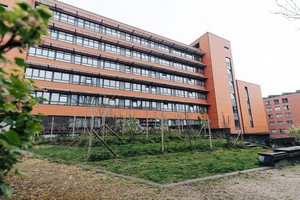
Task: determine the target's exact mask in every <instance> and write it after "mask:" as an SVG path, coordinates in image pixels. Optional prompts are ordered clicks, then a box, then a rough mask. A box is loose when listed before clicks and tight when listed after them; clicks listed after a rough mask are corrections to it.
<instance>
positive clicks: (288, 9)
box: [275, 0, 300, 20]
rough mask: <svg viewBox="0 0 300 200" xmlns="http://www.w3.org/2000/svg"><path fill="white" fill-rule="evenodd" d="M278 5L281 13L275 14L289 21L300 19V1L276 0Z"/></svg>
mask: <svg viewBox="0 0 300 200" xmlns="http://www.w3.org/2000/svg"><path fill="white" fill-rule="evenodd" d="M276 4H277V6H278V7H279V11H276V12H275V14H279V15H282V16H284V17H285V18H287V19H289V20H298V19H300V7H299V4H300V1H299V0H276Z"/></svg>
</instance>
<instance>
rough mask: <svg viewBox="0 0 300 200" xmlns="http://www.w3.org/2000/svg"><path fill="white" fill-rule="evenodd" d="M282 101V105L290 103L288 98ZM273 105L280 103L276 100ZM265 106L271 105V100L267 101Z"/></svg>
mask: <svg viewBox="0 0 300 200" xmlns="http://www.w3.org/2000/svg"><path fill="white" fill-rule="evenodd" d="M281 101H282V103H288V102H289V100H288V98H282V99H281ZM273 103H274V104H279V103H280V102H279V99H274V100H273ZM265 104H266V105H267V106H269V105H271V100H267V101H265Z"/></svg>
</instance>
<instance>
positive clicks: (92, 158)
mask: <svg viewBox="0 0 300 200" xmlns="http://www.w3.org/2000/svg"><path fill="white" fill-rule="evenodd" d="M112 158H114V157H113V156H112V155H111V154H110V153H108V152H102V153H92V154H91V156H90V159H89V161H101V160H108V159H112Z"/></svg>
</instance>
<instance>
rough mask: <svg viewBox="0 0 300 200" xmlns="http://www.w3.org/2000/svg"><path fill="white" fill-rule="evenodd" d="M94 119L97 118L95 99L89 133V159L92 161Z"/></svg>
mask: <svg viewBox="0 0 300 200" xmlns="http://www.w3.org/2000/svg"><path fill="white" fill-rule="evenodd" d="M94 117H95V98H94V104H93V107H92V115H91V118H90V120H91V121H90V123H91V127H90V128H91V129H90V131H88V133H89V147H88V153H87V159H90V156H91V154H92V146H93V137H94V135H93V131H94Z"/></svg>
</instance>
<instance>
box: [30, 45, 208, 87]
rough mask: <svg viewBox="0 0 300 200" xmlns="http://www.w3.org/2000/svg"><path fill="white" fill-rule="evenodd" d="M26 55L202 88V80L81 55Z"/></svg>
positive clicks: (40, 51)
mask: <svg viewBox="0 0 300 200" xmlns="http://www.w3.org/2000/svg"><path fill="white" fill-rule="evenodd" d="M28 54H29V55H30V56H35V57H40V58H47V59H50V60H58V61H62V62H68V63H73V64H79V65H84V66H89V67H95V68H102V69H108V70H114V71H120V72H124V73H129V74H135V75H140V76H147V77H151V78H157V79H163V80H169V81H175V82H180V83H186V84H191V85H200V86H204V81H203V80H196V79H192V78H186V77H182V76H176V75H171V74H167V73H161V72H157V71H153V70H148V69H141V68H138V67H132V66H128V65H123V64H119V63H115V62H110V61H104V60H100V59H97V58H92V57H88V56H82V55H78V54H73V53H68V52H63V51H58V50H52V49H48V48H42V47H30V48H29V53H28Z"/></svg>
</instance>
